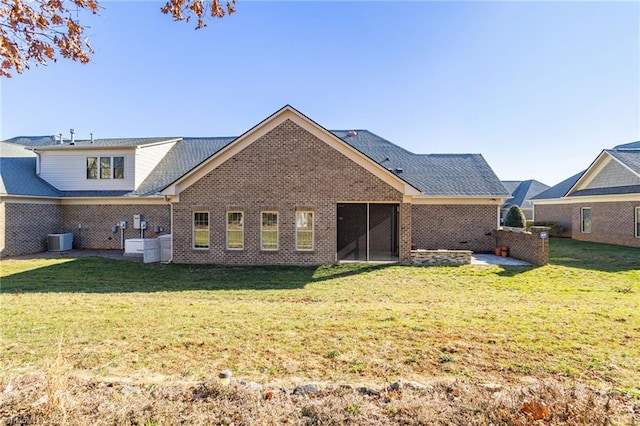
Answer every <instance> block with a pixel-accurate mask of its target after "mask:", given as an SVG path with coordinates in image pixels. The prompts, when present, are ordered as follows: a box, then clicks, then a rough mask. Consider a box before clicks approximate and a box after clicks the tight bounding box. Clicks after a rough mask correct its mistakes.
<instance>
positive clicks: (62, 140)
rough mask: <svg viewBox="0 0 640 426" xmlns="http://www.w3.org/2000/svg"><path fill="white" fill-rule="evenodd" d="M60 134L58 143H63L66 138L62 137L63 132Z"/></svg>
mask: <svg viewBox="0 0 640 426" xmlns="http://www.w3.org/2000/svg"><path fill="white" fill-rule="evenodd" d="M58 136H59V137H60V140H59V141H58V143H59V144H60V145H62V144H63V143H64V139H62V133H59V134H58Z"/></svg>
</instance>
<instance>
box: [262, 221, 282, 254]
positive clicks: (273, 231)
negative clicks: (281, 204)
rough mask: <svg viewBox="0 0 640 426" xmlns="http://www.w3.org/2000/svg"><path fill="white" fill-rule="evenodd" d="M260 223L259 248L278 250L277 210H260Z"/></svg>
mask: <svg viewBox="0 0 640 426" xmlns="http://www.w3.org/2000/svg"><path fill="white" fill-rule="evenodd" d="M261 216H262V222H261V223H260V248H261V249H262V250H278V212H262V213H261Z"/></svg>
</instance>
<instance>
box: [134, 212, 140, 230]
mask: <svg viewBox="0 0 640 426" xmlns="http://www.w3.org/2000/svg"><path fill="white" fill-rule="evenodd" d="M141 220H142V215H139V214H134V215H133V229H140V221H141Z"/></svg>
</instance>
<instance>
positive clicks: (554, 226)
mask: <svg viewBox="0 0 640 426" xmlns="http://www.w3.org/2000/svg"><path fill="white" fill-rule="evenodd" d="M533 225H534V226H548V227H549V228H551V229H550V230H549V235H550V236H552V237H560V236H562V234H564V233H565V232H566V231H568V229H567V227H566V226H564V225H563V224H561V223H560V222H551V221H542V220H536V221H534V222H533Z"/></svg>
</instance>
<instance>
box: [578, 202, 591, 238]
mask: <svg viewBox="0 0 640 426" xmlns="http://www.w3.org/2000/svg"><path fill="white" fill-rule="evenodd" d="M580 232H582V233H584V234H590V233H591V207H583V208H581V209H580Z"/></svg>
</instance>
